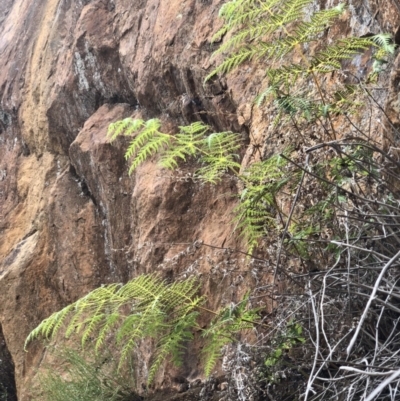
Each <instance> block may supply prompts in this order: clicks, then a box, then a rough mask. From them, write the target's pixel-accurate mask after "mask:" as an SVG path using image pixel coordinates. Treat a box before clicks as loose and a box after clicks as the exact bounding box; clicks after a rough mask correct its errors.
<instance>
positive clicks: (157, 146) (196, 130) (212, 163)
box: [109, 119, 240, 183]
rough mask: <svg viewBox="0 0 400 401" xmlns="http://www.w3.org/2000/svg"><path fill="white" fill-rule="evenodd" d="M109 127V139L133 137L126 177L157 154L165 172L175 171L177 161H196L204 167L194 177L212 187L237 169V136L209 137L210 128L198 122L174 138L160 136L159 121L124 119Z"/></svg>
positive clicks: (216, 134)
mask: <svg viewBox="0 0 400 401" xmlns="http://www.w3.org/2000/svg"><path fill="white" fill-rule="evenodd" d="M129 121H130V122H129ZM110 127H111V128H110V129H109V137H110V138H111V139H115V138H116V137H117V136H118V135H122V134H124V135H132V136H133V135H134V136H135V138H134V139H133V140H132V142H131V143H130V145H129V147H128V149H127V151H126V153H125V158H126V159H132V161H131V165H130V168H129V173H132V172H133V171H134V170H135V169H136V168H137V167H138V166H139V165H140V164H141V163H143V162H144V161H145V160H147V159H148V158H149V157H151V156H152V155H154V154H156V153H158V154H159V155H160V161H159V164H160V166H161V167H164V168H168V169H173V168H176V167H177V166H178V161H179V160H182V161H187V159H188V158H190V157H192V158H194V159H196V160H197V161H198V162H199V163H201V164H202V165H203V167H201V168H200V169H199V170H198V172H197V174H196V176H197V178H199V179H200V180H203V181H205V182H212V183H215V182H216V181H218V180H219V179H220V178H221V177H222V175H223V174H224V173H226V172H228V171H233V172H237V171H238V170H239V168H240V164H239V163H238V162H237V161H236V160H237V159H238V155H236V154H235V152H236V151H237V150H238V149H239V147H240V142H239V136H238V135H237V134H234V133H232V132H218V133H211V134H208V133H209V131H210V128H209V127H208V126H206V125H204V124H203V123H201V122H195V123H193V124H191V125H189V126H182V127H179V130H180V131H179V132H178V133H177V134H175V135H168V134H165V133H162V132H160V131H159V128H160V127H161V123H160V121H159V120H158V119H153V120H148V121H146V122H144V121H143V120H132V119H130V120H129V119H126V120H122V121H121V122H120V124H118V123H114V125H112V126H110ZM207 134H208V135H207Z"/></svg>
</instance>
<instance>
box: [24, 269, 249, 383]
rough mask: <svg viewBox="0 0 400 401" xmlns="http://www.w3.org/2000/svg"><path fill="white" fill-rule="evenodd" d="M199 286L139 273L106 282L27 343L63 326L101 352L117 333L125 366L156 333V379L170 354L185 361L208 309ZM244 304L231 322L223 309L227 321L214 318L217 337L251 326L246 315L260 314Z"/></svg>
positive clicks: (52, 319) (49, 335) (53, 317)
mask: <svg viewBox="0 0 400 401" xmlns="http://www.w3.org/2000/svg"><path fill="white" fill-rule="evenodd" d="M198 289H199V285H198V283H197V282H196V281H195V280H193V279H187V280H184V281H180V282H174V283H171V284H168V283H166V282H164V281H163V280H161V279H160V278H159V277H157V276H154V275H142V276H139V277H137V278H135V279H133V280H131V281H130V282H128V283H127V284H125V285H118V284H112V285H108V286H102V287H100V288H98V289H95V290H93V291H92V292H90V293H89V294H88V295H86V296H85V297H83V298H81V299H79V300H78V301H76V302H75V303H73V304H71V305H68V306H67V307H65V308H64V309H62V310H61V311H59V312H56V313H54V314H53V315H51V316H50V317H49V318H47V319H45V320H44V321H43V322H42V323H41V324H40V325H39V326H38V327H37V328H35V329H34V330H33V331H32V332H31V333H30V334H29V336H28V337H27V339H26V342H25V348H26V347H27V345H28V344H29V343H30V342H31V341H33V340H34V339H36V338H39V337H45V338H48V339H50V338H52V337H54V336H55V335H56V334H57V332H58V331H59V330H60V329H61V328H62V327H63V328H64V335H67V334H68V336H70V335H72V333H76V334H77V335H79V336H80V337H81V345H82V346H85V345H86V344H87V343H88V342H90V343H92V344H93V345H94V349H95V350H96V351H99V350H100V349H101V348H102V347H103V345H104V341H105V338H106V337H107V336H113V337H114V339H115V341H116V344H117V346H118V347H119V349H120V351H119V361H118V368H121V367H122V365H123V364H124V363H125V362H126V361H127V360H129V359H130V358H131V357H132V353H133V351H134V350H135V348H137V346H138V343H139V341H140V340H142V339H144V338H152V339H154V340H155V341H156V343H157V346H156V350H155V353H154V355H153V357H152V359H151V364H150V367H149V376H148V381H149V382H151V381H152V380H153V379H154V377H155V375H156V373H157V372H158V370H159V368H160V366H161V365H162V364H163V363H164V362H165V361H166V360H167V359H169V358H170V359H171V361H172V362H173V363H174V364H176V365H179V364H180V363H181V360H182V355H183V351H184V349H185V346H186V344H187V342H188V341H190V340H192V338H193V330H194V329H195V328H198V326H197V317H198V316H199V313H200V312H201V311H206V309H204V308H203V307H202V305H203V304H204V302H205V298H204V297H201V296H198V295H197V292H198ZM246 304H247V299H246ZM245 309H246V308H244V306H242V303H239V306H238V307H237V310H238V311H240V313H237V312H235V313H236V314H237V317H236V320H231V321H229V322H228V320H227V318H226V316H225V314H224V313H222V314H220V316H221V318H222V319H223V320H224V322H223V323H218V318H216V319H214V323H213V324H214V326H215V327H217V326H216V325H219V329H218V336H223V333H224V328H225V329H226V332H225V334H226V335H225V338H230V336H231V333H233V332H237V331H240V330H242V329H243V328H249V327H252V325H253V324H254V322H253V321H252V322H250V320H248V321H247V320H246V321H245V322H240V319H242V318H246V319H247V318H251V319H256V317H257V316H256V314H255V311H254V310H251V309H248V308H247V309H246V310H245ZM127 310H129V312H128V313H127V312H126V311H127ZM235 310H236V309H235ZM123 311H125V313H124V312H123ZM235 316H236V315H235ZM210 333H211V332H210ZM218 338H219V337H218ZM213 339H215V340H216V341H217V342H219V340H217V337H215V336H214V337H213V336H211V337H210V338H209V340H210V341H213ZM209 347H213V346H212V345H209ZM207 366H209V365H207Z"/></svg>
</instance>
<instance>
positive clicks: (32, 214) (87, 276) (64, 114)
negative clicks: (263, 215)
mask: <svg viewBox="0 0 400 401" xmlns="http://www.w3.org/2000/svg"><path fill="white" fill-rule="evenodd" d="M320 3H329V5H330V3H332V2H331V1H328V2H326V1H321V2H320ZM351 3H352V7H353V11H354V16H353V19H352V20H351V25H352V28H353V30H354V31H355V32H356V33H357V34H365V33H368V32H370V31H372V32H378V31H379V30H380V28H381V29H382V30H384V31H389V32H394V31H395V30H396V28H397V26H398V25H399V22H400V18H399V15H398V3H397V1H396V0H387V1H386V2H385V4H384V5H381V4H380V2H379V0H369V1H364V0H354V1H352V2H351ZM221 4H222V0H202V1H196V0H186V1H175V0H170V1H161V0H135V1H132V0H92V1H90V0H41V1H29V0H2V1H1V3H0V328H1V329H2V331H1V330H0V359H1V358H2V356H3V355H4V356H5V355H11V358H10V357H9V356H7V357H5V359H7V361H8V362H7V364H8V365H7V366H8V367H7V372H8V373H6V374H7V375H10V371H11V370H12V367H13V366H15V381H16V386H17V392H18V399H19V400H20V401H26V400H29V399H30V392H29V383H31V381H32V377H33V376H34V373H35V371H36V369H37V368H38V366H40V363H41V361H42V358H43V350H42V348H41V345H40V344H35V345H34V346H32V347H31V348H30V351H29V353H25V352H24V351H23V344H24V340H25V338H26V336H27V334H28V333H29V332H30V331H31V330H32V329H33V328H34V327H35V326H36V325H37V324H38V323H39V322H40V321H41V320H42V319H44V318H45V317H47V316H48V315H49V314H50V313H52V312H54V311H55V310H57V309H59V308H61V307H62V306H64V305H66V304H67V303H70V302H72V301H74V300H76V299H77V298H78V297H80V296H82V295H84V294H85V293H86V292H88V291H89V290H91V289H93V288H95V287H97V286H99V285H100V284H102V283H109V282H121V281H122V282H124V281H126V280H128V279H129V278H130V277H133V276H135V275H136V274H138V273H142V272H151V271H154V270H155V269H159V270H160V271H162V272H163V274H165V275H170V276H174V277H178V276H180V275H183V274H185V272H186V270H187V269H188V268H189V267H190V269H191V272H193V271H197V272H198V274H207V277H208V278H207V280H206V281H205V292H206V294H209V295H210V300H211V303H213V304H215V305H217V304H218V303H219V302H220V301H221V299H224V300H227V301H229V300H231V299H233V298H234V297H235V295H236V293H237V291H238V289H237V288H238V287H237V285H238V284H239V283H240V281H241V280H243V276H246V274H243V275H241V276H240V275H239V276H238V275H235V274H231V275H229V276H226V275H222V273H221V271H222V270H221V271H218V269H217V268H216V266H220V265H221V264H223V263H225V265H229V257H227V256H226V255H224V254H222V253H221V254H216V253H215V252H214V251H212V250H211V249H210V248H208V247H204V246H203V247H200V248H197V247H192V248H190V250H189V251H188V250H187V249H188V247H189V245H190V244H193V243H194V242H195V241H196V240H201V241H203V242H204V243H206V244H211V245H214V246H217V247H218V246H232V247H234V246H235V245H237V240H236V239H235V238H234V237H233V236H232V235H231V232H232V227H231V226H230V225H229V221H230V218H231V209H232V207H233V206H234V201H233V199H232V197H231V196H230V195H231V194H234V193H235V184H234V183H233V182H226V183H225V184H221V185H220V186H219V187H211V186H203V187H200V188H199V186H198V185H197V184H194V183H193V182H191V181H189V180H186V179H185V171H186V170H185V169H187V171H190V166H184V167H183V170H184V171H183V172H182V174H183V175H182V178H181V179H176V178H172V177H169V176H168V173H166V172H165V171H161V170H159V169H158V168H156V167H155V166H154V165H153V164H151V163H147V164H145V165H143V166H142V167H141V168H140V169H139V170H138V171H137V172H136V173H135V175H134V176H131V177H129V176H128V175H127V166H126V162H125V160H124V157H123V153H124V146H125V145H126V143H124V142H123V141H120V142H118V143H117V144H116V145H115V146H114V145H113V146H112V145H110V144H108V143H107V141H106V139H105V134H106V131H107V127H108V124H109V123H110V122H113V121H115V120H118V119H121V118H124V117H127V116H130V115H141V116H144V117H158V118H161V119H162V120H163V121H164V124H165V126H166V127H170V128H171V129H173V127H175V126H177V125H179V124H185V123H189V122H192V121H196V120H202V121H204V122H205V123H208V124H210V125H211V126H213V127H214V128H215V129H216V130H233V131H236V132H241V133H242V134H243V136H244V137H245V138H248V137H249V136H248V134H249V132H250V133H251V134H252V135H251V138H252V141H259V140H261V139H263V140H264V141H265V137H266V136H267V137H268V135H269V134H268V132H269V131H268V129H267V128H268V124H269V123H268V120H265V116H263V115H262V113H261V112H260V111H258V110H256V109H255V108H254V107H253V105H252V100H253V97H254V95H255V93H256V89H257V83H256V81H257V77H261V76H262V75H261V74H262V71H261V70H257V69H252V68H250V67H249V68H248V70H247V71H246V72H244V73H242V74H239V73H235V74H233V75H232V76H231V77H230V78H229V79H228V80H227V81H225V80H220V81H216V82H215V83H213V84H209V85H207V86H204V85H203V79H204V76H205V75H206V74H207V72H209V71H210V68H211V67H212V62H210V55H211V53H212V51H213V45H212V44H211V43H210V38H211V36H212V33H213V32H215V31H216V29H217V28H218V27H219V25H220V21H219V20H218V17H217V15H218V9H219V7H220V5H221ZM396 79H397V78H396V77H394V76H393V82H394V81H395V80H396ZM393 85H394V84H393ZM393 88H394V87H393ZM395 89H396V90H397V89H398V88H397V87H396V88H394V90H395ZM393 99H394V98H393ZM396 99H397V98H396ZM396 99H395V100H396ZM395 100H393V102H395ZM237 106H239V107H237ZM265 132H267V134H265ZM271 139H272V141H271ZM274 141H275V142H277V139H276V138H275V139H274V138H269V143H270V146H271V149H273V147H274ZM182 255H186V257H185V261H184V262H183V260H182V259H183V258H182V257H181V256H182ZM244 279H245V280H248V282H249V283H250V284H251V278H248V279H247V278H246V277H245V278H244ZM221 288H224V291H221V290H220V289H221ZM188 358H189V359H190V355H189V357H188ZM2 369H4V367H3V366H2V365H0V373H1V374H2V375H3V373H2ZM185 374H186V375H187V377H188V378H196V377H198V375H199V366H198V362H196V360H195V359H194V358H193V360H192V361H191V363H187V369H186V371H185ZM11 376H12V375H10V376H9V377H10V379H9V380H8V382H9V383H12V382H13V380H12V377H11ZM171 380H172V379H171ZM8 389H9V392H10V397H11V394H12V392H13V391H14V390H13V389H12V385H11V384H10V387H8ZM0 391H1V389H0ZM9 399H10V400H12V398H9Z"/></svg>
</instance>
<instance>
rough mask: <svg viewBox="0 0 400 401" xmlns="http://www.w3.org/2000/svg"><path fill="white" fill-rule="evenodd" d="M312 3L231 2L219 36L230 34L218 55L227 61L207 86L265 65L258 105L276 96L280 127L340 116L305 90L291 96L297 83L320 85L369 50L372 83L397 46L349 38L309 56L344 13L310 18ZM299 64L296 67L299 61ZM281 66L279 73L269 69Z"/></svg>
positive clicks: (385, 39) (339, 9) (379, 39)
mask: <svg viewBox="0 0 400 401" xmlns="http://www.w3.org/2000/svg"><path fill="white" fill-rule="evenodd" d="M311 3H312V1H311V0H259V1H252V0H247V1H246V0H243V1H236V0H233V1H230V2H228V3H227V4H225V5H224V6H223V8H222V9H221V13H220V15H221V17H222V18H223V19H224V22H225V24H224V26H223V28H222V29H221V30H220V31H219V32H218V33H217V34H216V39H220V38H221V37H222V36H223V35H225V34H226V33H231V34H232V35H231V37H230V38H228V39H227V40H226V41H225V42H224V43H222V44H221V46H220V47H219V48H218V49H217V50H216V51H215V53H214V55H223V56H224V59H223V61H222V62H221V63H220V64H219V65H217V67H216V68H215V69H214V70H213V71H211V73H210V74H209V75H208V76H207V77H206V78H205V81H207V80H209V79H211V78H212V77H213V76H215V75H217V74H226V73H229V72H230V71H232V70H233V69H235V68H237V67H239V66H240V65H242V64H243V63H245V62H250V61H262V62H264V63H266V64H267V65H268V68H266V75H267V77H268V78H269V87H268V88H267V89H265V90H263V91H262V93H261V94H260V95H259V96H258V98H257V104H258V105H260V104H261V103H262V102H263V101H264V100H265V99H266V98H267V97H269V96H272V98H273V99H275V100H276V105H277V107H278V110H279V111H278V117H277V121H276V122H279V120H280V117H281V116H282V115H283V114H290V115H292V116H294V115H295V114H299V115H300V116H302V117H304V118H305V119H306V120H308V121H310V120H311V119H313V118H318V117H319V116H323V117H329V111H330V110H335V111H336V112H337V111H339V110H340V107H339V106H338V105H336V104H335V103H334V102H333V103H332V104H329V102H328V103H326V99H324V98H323V97H321V91H320V89H321V88H319V91H320V99H319V100H318V101H315V100H314V99H313V96H311V95H310V89H309V87H308V86H307V85H304V84H303V85H300V87H301V90H299V88H297V89H296V91H297V94H296V95H295V96H293V94H292V90H293V88H294V87H295V84H296V82H297V81H298V80H299V79H303V80H304V79H307V78H308V77H312V79H313V80H314V81H315V82H316V84H317V86H319V85H320V84H319V83H318V79H319V78H317V77H318V76H319V75H323V74H328V73H331V72H333V71H337V70H339V69H341V67H342V62H343V60H346V59H351V58H353V57H354V56H355V55H356V54H358V53H361V52H363V51H365V50H366V49H368V48H371V47H372V48H374V49H375V54H374V56H373V57H374V59H375V61H374V64H373V68H372V73H371V78H370V79H374V78H376V75H377V74H378V73H379V72H380V71H381V69H382V65H383V64H384V63H386V60H387V58H388V56H390V55H391V54H393V52H394V49H395V45H394V44H393V43H392V40H391V37H390V35H387V34H379V35H375V36H371V37H366V38H355V37H350V38H346V39H342V40H339V41H337V42H334V43H333V44H332V45H326V46H325V47H324V48H323V49H322V50H319V51H318V52H316V53H315V54H312V53H311V54H310V55H307V56H306V55H305V50H304V49H305V47H304V45H306V44H307V45H308V44H309V43H311V42H313V41H316V40H318V39H319V38H320V36H321V35H322V34H323V32H324V31H325V29H326V28H327V27H329V26H331V25H332V23H333V22H334V21H335V20H336V19H337V18H338V17H340V16H341V15H342V14H343V12H344V4H342V3H341V4H339V5H337V6H336V7H333V8H330V9H327V10H322V11H318V12H315V13H312V14H311V15H310V16H308V14H309V13H306V11H305V10H306V7H307V6H309V5H310V4H311ZM299 54H300V56H301V61H300V62H298V61H297V60H296V62H294V60H295V59H297V58H298V56H299ZM275 62H278V63H279V65H280V67H279V68H273V67H270V66H271V65H273V64H274V63H275Z"/></svg>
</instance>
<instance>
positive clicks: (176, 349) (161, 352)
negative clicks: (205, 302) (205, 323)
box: [148, 312, 198, 383]
mask: <svg viewBox="0 0 400 401" xmlns="http://www.w3.org/2000/svg"><path fill="white" fill-rule="evenodd" d="M197 317H198V312H192V313H189V314H187V315H184V316H182V317H181V318H180V319H179V321H177V322H175V323H174V325H173V329H172V330H171V331H170V332H168V333H167V334H166V335H164V336H163V337H162V338H161V339H160V341H159V343H158V344H157V350H156V353H155V354H154V356H153V360H152V362H151V366H150V369H149V375H148V382H149V383H151V382H152V381H153V380H154V377H155V375H156V373H157V372H158V370H159V369H160V367H161V365H162V364H163V363H165V361H166V360H167V358H168V356H171V357H172V362H173V363H174V365H175V366H180V365H181V363H182V354H183V352H184V349H185V342H187V341H190V340H192V339H193V332H192V331H193V327H194V326H195V325H196V321H197Z"/></svg>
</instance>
